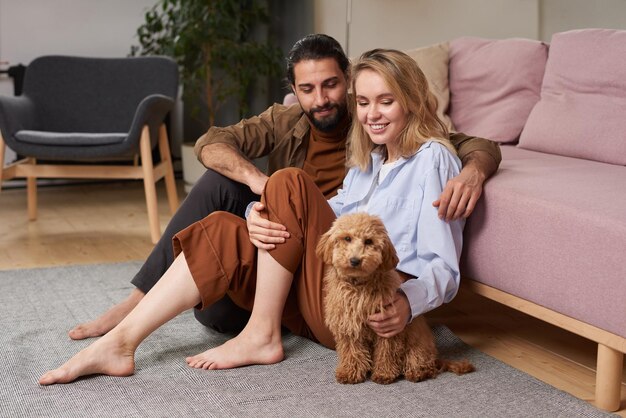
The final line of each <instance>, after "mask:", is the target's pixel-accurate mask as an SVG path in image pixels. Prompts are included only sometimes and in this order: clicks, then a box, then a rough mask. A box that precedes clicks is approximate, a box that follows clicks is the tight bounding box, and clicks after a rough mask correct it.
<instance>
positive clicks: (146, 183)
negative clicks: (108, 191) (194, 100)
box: [139, 126, 161, 244]
mask: <svg viewBox="0 0 626 418" xmlns="http://www.w3.org/2000/svg"><path fill="white" fill-rule="evenodd" d="M139 149H140V152H141V168H142V170H143V187H144V190H145V192H146V205H147V207H148V223H149V224H150V238H151V239H152V243H153V244H156V243H157V242H158V241H159V238H160V237H161V225H160V224H159V210H158V206H157V198H156V186H155V184H154V183H155V180H154V178H155V176H154V165H153V164H152V149H151V147H150V129H148V126H144V127H143V129H142V131H141V140H140V141H139Z"/></svg>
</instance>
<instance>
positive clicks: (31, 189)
mask: <svg viewBox="0 0 626 418" xmlns="http://www.w3.org/2000/svg"><path fill="white" fill-rule="evenodd" d="M28 160H29V161H28V164H32V165H35V164H37V160H35V159H34V158H29V159H28ZM26 194H27V196H28V197H27V202H28V203H27V206H28V220H29V221H35V220H37V177H33V176H30V177H26Z"/></svg>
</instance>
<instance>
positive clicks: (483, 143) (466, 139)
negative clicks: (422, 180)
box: [433, 133, 502, 221]
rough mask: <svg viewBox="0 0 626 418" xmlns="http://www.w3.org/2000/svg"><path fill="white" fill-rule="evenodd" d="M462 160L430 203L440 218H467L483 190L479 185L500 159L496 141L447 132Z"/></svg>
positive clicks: (494, 169) (492, 171) (493, 169)
mask: <svg viewBox="0 0 626 418" xmlns="http://www.w3.org/2000/svg"><path fill="white" fill-rule="evenodd" d="M450 141H452V143H453V144H454V146H455V147H456V149H457V150H458V153H459V158H460V159H461V162H462V163H463V169H462V170H461V173H460V174H459V175H458V176H456V177H454V178H452V179H450V180H449V181H448V183H447V184H446V186H445V188H444V190H443V193H442V194H441V196H440V197H439V199H437V200H436V201H434V202H433V206H435V207H437V208H439V210H438V214H439V217H440V218H441V219H445V220H446V221H451V220H454V219H458V218H460V217H464V218H467V217H468V216H470V214H471V213H472V212H473V211H474V208H475V207H476V203H477V202H478V199H479V198H480V196H481V195H482V192H483V184H484V183H485V181H486V180H487V179H488V178H489V177H491V176H492V175H493V173H495V172H496V170H497V169H498V165H499V164H500V161H501V160H502V155H501V154H500V147H499V145H498V144H497V143H495V142H492V141H489V140H487V139H484V138H477V137H471V136H468V135H465V134H462V133H455V134H451V135H450Z"/></svg>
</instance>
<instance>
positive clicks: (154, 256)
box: [69, 34, 501, 339]
mask: <svg viewBox="0 0 626 418" xmlns="http://www.w3.org/2000/svg"><path fill="white" fill-rule="evenodd" d="M349 65H350V63H349V60H348V58H347V57H346V55H345V53H344V52H343V50H342V48H341V46H340V45H339V43H337V41H336V40H335V39H333V38H331V37H329V36H327V35H321V34H316V35H309V36H307V37H305V38H303V39H301V40H300V41H298V42H296V44H295V45H294V47H293V48H292V50H291V51H290V53H289V55H288V57H287V79H288V81H289V84H290V86H291V89H292V91H293V92H294V93H295V95H296V97H297V99H298V102H299V106H296V105H294V106H291V107H285V106H282V105H273V106H271V107H270V108H269V109H267V110H266V111H265V112H263V113H262V114H260V115H259V116H256V117H252V118H250V119H247V120H243V121H241V122H239V123H238V124H237V125H233V126H230V127H226V128H218V127H212V128H210V129H209V131H208V132H207V133H206V134H205V135H204V136H202V137H201V138H200V139H199V140H198V141H197V143H196V146H195V152H196V154H197V155H198V158H199V159H200V161H201V162H202V163H203V164H204V165H205V166H206V167H207V172H206V173H205V174H204V175H203V176H202V177H201V179H200V180H199V181H198V183H197V184H196V185H195V186H194V188H193V189H192V190H191V192H190V194H189V195H188V196H187V198H186V199H185V201H184V202H183V204H182V205H181V207H180V208H179V209H178V211H177V212H176V214H175V215H174V216H173V217H172V219H171V221H170V223H169V225H168V227H167V228H166V230H165V232H164V233H163V236H162V237H161V239H160V240H159V242H158V243H157V245H156V246H155V248H154V249H153V251H152V253H151V254H150V255H149V257H148V259H147V260H146V262H145V264H144V265H143V266H142V268H141V269H140V271H139V272H138V273H137V275H136V276H135V277H134V278H133V280H132V283H133V284H134V285H135V286H136V289H134V290H132V291H131V293H130V294H129V295H128V297H127V298H126V299H125V300H124V301H122V302H120V303H119V304H117V305H114V306H113V307H111V308H110V309H109V310H108V311H107V312H105V313H104V314H102V315H101V316H100V317H98V318H97V319H95V320H94V321H91V322H87V323H84V324H80V325H78V326H76V327H75V328H74V329H72V330H71V331H70V332H69V335H70V337H71V338H72V339H83V338H88V337H95V336H100V335H103V334H105V333H107V332H108V331H109V330H111V329H112V328H113V327H114V326H115V325H117V324H118V323H119V322H120V321H121V320H122V319H123V318H124V317H125V316H126V315H127V314H128V313H129V312H130V311H131V310H132V309H133V308H134V307H135V306H136V305H137V303H139V301H140V300H141V298H143V296H144V295H145V294H146V293H147V292H148V291H149V290H150V289H151V288H152V286H154V284H155V283H156V282H157V281H158V280H159V279H160V277H161V276H162V275H163V273H164V272H165V271H166V270H167V268H168V267H169V266H170V264H171V263H172V261H173V258H174V254H173V250H172V244H171V240H172V236H173V235H174V234H176V233H177V232H178V231H180V230H182V229H184V228H186V227H187V226H189V225H190V224H191V223H193V222H195V221H197V220H199V219H202V218H204V217H205V216H207V215H208V214H210V213H211V212H213V211H216V210H225V211H229V212H231V213H234V214H237V215H239V216H244V212H245V210H246V207H247V206H248V204H249V203H250V202H252V201H255V200H259V195H260V194H261V192H262V191H263V188H264V186H265V183H266V182H267V179H268V176H267V175H266V174H264V173H263V172H261V171H260V170H259V169H258V168H256V167H255V166H254V164H252V163H251V162H250V160H251V159H254V158H258V157H262V156H266V155H267V156H269V162H268V172H269V173H270V174H271V173H273V172H274V171H276V170H278V169H280V168H284V167H287V166H296V167H300V168H302V169H303V170H304V171H305V172H307V173H308V174H309V175H310V176H311V177H312V178H313V179H314V181H315V183H316V184H317V186H318V187H319V188H320V190H321V191H322V192H323V193H324V195H325V196H326V197H331V196H332V195H334V194H335V192H336V190H337V188H338V187H340V186H341V183H342V180H343V177H344V175H345V152H346V136H347V134H348V130H349V127H350V123H351V119H350V115H349V112H348V106H347V90H348V79H349V74H348V73H349ZM450 139H451V141H452V142H453V144H454V145H455V147H456V148H457V150H458V152H459V157H460V158H461V160H462V162H463V170H462V171H461V173H460V175H459V176H457V177H456V178H454V179H452V180H450V182H449V183H448V184H447V185H446V187H445V190H444V192H443V194H442V195H441V197H440V198H439V199H438V200H437V201H435V202H433V205H434V206H436V207H438V212H439V216H440V217H441V218H445V219H446V220H451V219H456V218H458V217H461V216H463V217H467V216H469V214H470V213H471V212H472V210H473V209H474V207H475V204H476V202H477V200H478V199H479V197H480V195H481V193H482V185H483V183H484V181H485V180H486V179H487V178H488V177H489V176H490V175H491V174H493V173H494V172H495V171H496V170H497V167H498V164H499V163H500V158H501V157H500V150H499V148H498V145H497V144H495V143H492V142H491V141H488V140H486V139H482V138H473V137H468V136H466V135H463V134H452V135H451V136H450ZM263 210H264V208H263V206H262V205H261V204H260V203H256V204H255V205H254V206H253V209H252V211H251V213H250V215H249V217H248V229H249V232H250V240H251V241H252V242H253V243H254V244H255V245H256V246H257V247H260V248H264V249H271V248H273V247H274V246H275V245H276V244H279V243H281V242H283V241H284V240H285V238H286V237H287V236H288V232H287V231H285V228H284V227H283V226H282V225H280V224H276V223H272V222H269V221H268V220H266V219H265V218H264V217H263V213H262V212H263ZM247 317H248V313H247V312H245V311H244V310H242V309H241V308H239V307H237V306H236V305H234V303H233V302H232V301H230V299H229V298H228V297H225V298H224V299H222V300H221V301H219V302H218V303H216V304H214V305H213V306H211V307H210V308H208V309H206V310H204V311H202V312H200V311H196V318H198V320H199V321H200V322H202V323H203V324H204V325H206V326H210V327H212V328H215V329H217V330H218V331H222V332H226V331H238V330H240V329H242V328H243V326H244V325H245V324H246V321H247Z"/></svg>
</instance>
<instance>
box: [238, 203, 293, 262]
mask: <svg viewBox="0 0 626 418" xmlns="http://www.w3.org/2000/svg"><path fill="white" fill-rule="evenodd" d="M264 211H265V206H264V205H263V204H262V203H260V202H257V203H255V204H254V205H253V206H252V210H251V211H250V214H249V215H248V219H246V224H247V226H248V235H250V242H251V243H252V244H253V245H254V246H255V247H257V248H259V249H262V250H272V249H274V248H276V244H282V243H283V242H285V240H286V239H287V238H289V232H287V228H285V226H284V225H281V224H279V223H276V222H271V221H269V220H267V219H266V218H265V216H264V213H263V212H264Z"/></svg>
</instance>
